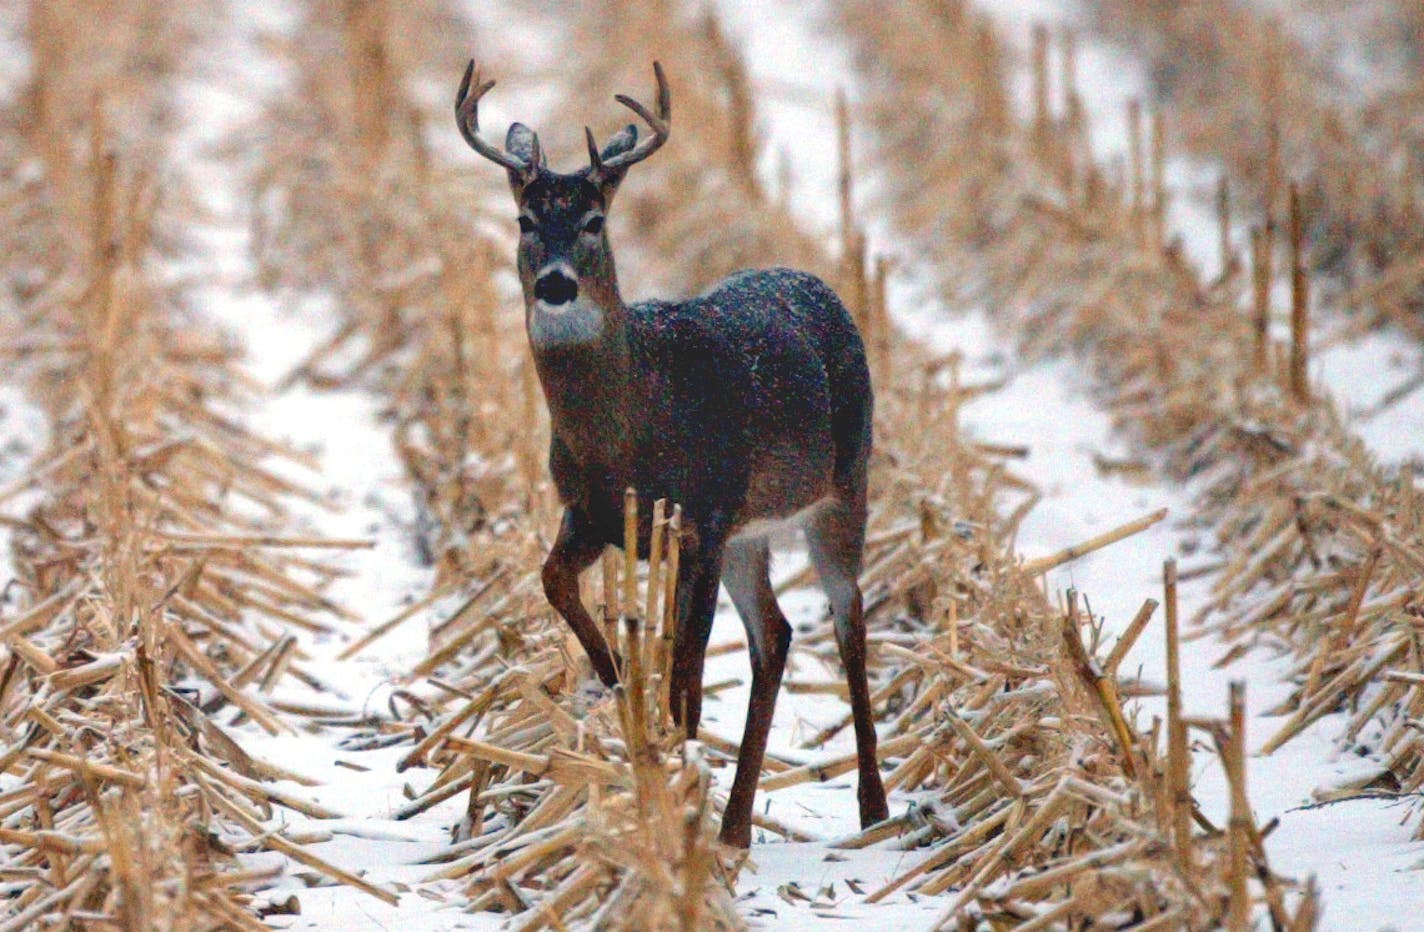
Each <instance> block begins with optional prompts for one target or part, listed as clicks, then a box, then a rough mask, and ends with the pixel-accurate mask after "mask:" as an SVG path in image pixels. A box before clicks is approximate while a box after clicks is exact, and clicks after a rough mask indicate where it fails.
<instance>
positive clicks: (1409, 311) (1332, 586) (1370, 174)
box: [1098, 0, 1424, 837]
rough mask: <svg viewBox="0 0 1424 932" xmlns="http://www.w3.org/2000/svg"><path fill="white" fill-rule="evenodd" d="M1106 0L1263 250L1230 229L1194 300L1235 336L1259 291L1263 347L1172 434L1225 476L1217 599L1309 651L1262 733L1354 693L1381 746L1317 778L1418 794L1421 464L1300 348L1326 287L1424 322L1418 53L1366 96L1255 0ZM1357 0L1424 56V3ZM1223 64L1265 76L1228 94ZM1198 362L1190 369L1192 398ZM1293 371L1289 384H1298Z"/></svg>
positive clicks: (1422, 700)
mask: <svg viewBox="0 0 1424 932" xmlns="http://www.w3.org/2000/svg"><path fill="white" fill-rule="evenodd" d="M1098 6H1099V8H1100V13H1101V14H1102V15H1103V16H1105V17H1107V16H1110V15H1113V14H1122V15H1121V18H1120V19H1118V20H1117V21H1118V22H1119V23H1120V25H1121V27H1122V28H1123V30H1124V35H1125V36H1128V37H1132V38H1134V39H1135V40H1136V41H1138V42H1145V43H1148V44H1149V47H1156V48H1157V49H1158V53H1157V59H1158V61H1159V65H1158V68H1157V70H1158V72H1159V73H1162V74H1164V75H1167V76H1170V77H1171V80H1170V81H1165V83H1164V84H1163V86H1162V87H1160V88H1159V93H1161V95H1162V97H1163V99H1164V103H1165V104H1166V105H1167V106H1168V107H1169V108H1170V116H1171V119H1172V120H1173V121H1174V123H1177V124H1180V125H1181V127H1182V130H1181V132H1180V133H1179V135H1181V136H1182V137H1183V143H1184V145H1186V146H1187V147H1188V148H1189V149H1190V150H1191V151H1193V152H1196V153H1198V154H1203V155H1208V156H1210V157H1212V158H1215V159H1218V160H1220V161H1221V162H1222V164H1223V165H1224V166H1225V168H1226V174H1225V176H1224V178H1223V185H1226V186H1229V187H1230V188H1231V189H1232V190H1235V191H1238V192H1244V195H1238V197H1237V199H1238V200H1241V201H1244V202H1245V203H1246V204H1247V205H1248V206H1247V208H1246V210H1245V211H1244V213H1245V215H1246V217H1247V218H1248V219H1249V220H1250V221H1251V222H1252V225H1253V231H1252V236H1251V243H1250V246H1251V248H1250V250H1249V256H1242V255H1239V252H1240V250H1239V249H1238V248H1237V247H1235V246H1234V245H1233V244H1232V243H1231V241H1230V238H1229V232H1227V233H1224V234H1223V236H1222V252H1223V255H1224V256H1226V257H1228V261H1227V262H1226V263H1225V264H1224V266H1225V267H1226V268H1227V269H1228V270H1229V271H1228V273H1227V274H1226V275H1224V276H1223V277H1222V278H1221V279H1220V280H1219V281H1217V282H1215V283H1213V288H1212V301H1211V304H1212V305H1213V308H1212V313H1211V314H1210V315H1207V316H1202V315H1201V314H1200V311H1193V312H1192V313H1193V316H1194V317H1195V319H1196V320H1198V321H1201V322H1202V323H1203V325H1204V327H1205V328H1210V327H1214V326H1218V325H1219V326H1223V327H1228V326H1236V327H1237V335H1236V336H1235V340H1246V339H1248V336H1247V334H1246V333H1244V332H1241V331H1240V329H1239V326H1238V325H1236V324H1234V323H1233V322H1232V316H1233V308H1232V305H1233V304H1240V305H1244V306H1246V307H1249V308H1250V309H1251V311H1250V313H1251V316H1252V318H1253V321H1254V323H1253V327H1252V333H1251V335H1250V336H1249V340H1250V344H1249V345H1251V346H1253V347H1254V349H1253V352H1252V355H1251V358H1250V359H1249V360H1248V359H1246V358H1244V357H1243V354H1242V353H1241V352H1240V351H1239V350H1238V351H1237V352H1235V353H1233V352H1232V349H1231V347H1229V346H1227V345H1225V344H1223V345H1222V346H1221V347H1220V348H1219V349H1218V350H1216V351H1215V354H1216V358H1217V360H1219V361H1220V360H1225V361H1227V365H1228V366H1230V367H1231V369H1228V370H1218V371H1232V370H1234V372H1233V374H1232V376H1231V378H1232V380H1233V381H1234V382H1235V383H1236V385H1235V387H1234V388H1232V389H1230V390H1229V391H1223V392H1222V393H1221V394H1220V395H1219V396H1218V399H1219V400H1218V401H1216V402H1213V404H1212V405H1211V407H1213V408H1217V409H1218V410H1216V411H1214V412H1213V411H1200V412H1197V413H1195V414H1191V415H1187V414H1186V413H1185V405H1181V404H1179V405H1177V413H1175V414H1173V417H1175V418H1182V420H1180V421H1179V422H1177V423H1174V424H1171V425H1170V426H1168V427H1167V429H1166V430H1165V431H1164V432H1163V433H1162V435H1161V437H1160V439H1161V440H1162V441H1163V442H1164V443H1165V444H1166V445H1167V448H1168V449H1169V450H1175V452H1173V453H1172V458H1173V460H1174V461H1175V463H1174V465H1175V467H1176V468H1177V469H1179V470H1181V471H1183V472H1191V473H1206V474H1208V475H1213V476H1214V477H1215V478H1214V481H1213V482H1212V483H1211V489H1210V491H1209V493H1208V500H1209V509H1208V512H1207V514H1208V517H1210V518H1212V520H1213V522H1214V523H1215V524H1216V526H1217V528H1218V530H1217V532H1216V534H1217V538H1218V542H1219V545H1220V549H1221V551H1222V556H1223V560H1224V567H1223V569H1222V571H1221V573H1220V575H1219V577H1218V579H1217V581H1216V582H1215V584H1214V586H1213V601H1212V604H1211V605H1209V606H1208V612H1210V613H1211V614H1212V615H1213V616H1214V617H1215V618H1216V621H1215V627H1217V628H1218V629H1219V630H1221V631H1222V633H1224V634H1225V635H1226V636H1227V637H1229V638H1231V639H1233V640H1236V641H1238V642H1240V645H1245V644H1265V645H1269V646H1271V647H1274V648H1277V649H1279V650H1281V651H1283V652H1286V653H1288V654H1289V655H1291V656H1292V657H1294V658H1295V661H1296V666H1295V670H1294V674H1293V681H1294V683H1295V684H1296V687H1297V688H1296V692H1295V695H1293V696H1292V697H1291V699H1290V700H1289V701H1288V702H1287V703H1286V704H1285V705H1284V706H1283V707H1282V708H1281V709H1280V710H1279V711H1280V712H1281V713H1282V715H1284V716H1285V721H1284V722H1283V723H1282V724H1281V725H1280V727H1279V728H1278V730H1277V731H1276V733H1275V734H1273V735H1272V736H1271V737H1270V738H1269V740H1268V741H1267V742H1266V744H1265V745H1264V750H1266V751H1267V752H1270V751H1273V750H1275V749H1276V748H1279V747H1280V746H1281V745H1282V744H1284V743H1285V742H1286V741H1288V740H1290V739H1291V738H1292V737H1294V736H1296V735H1298V734H1300V733H1301V732H1302V731H1304V730H1305V729H1306V728H1307V727H1309V726H1310V725H1311V724H1312V723H1314V722H1315V721H1316V720H1318V719H1320V718H1321V717H1323V716H1325V715H1328V714H1331V713H1334V712H1338V711H1341V710H1346V711H1348V712H1349V713H1350V714H1349V719H1348V724H1347V726H1346V728H1345V730H1344V732H1343V733H1342V734H1341V735H1340V740H1341V741H1342V743H1344V744H1348V745H1353V746H1356V747H1358V748H1361V749H1365V750H1368V751H1370V752H1372V753H1374V754H1376V755H1378V757H1379V759H1380V760H1381V762H1382V765H1381V766H1380V767H1379V768H1378V769H1377V770H1375V771H1374V772H1372V773H1370V774H1369V775H1368V776H1365V777H1363V778H1360V779H1357V780H1353V781H1351V782H1349V783H1347V784H1344V785H1340V786H1327V787H1321V788H1319V789H1318V790H1317V791H1316V795H1317V797H1319V798H1320V799H1322V800H1338V799H1344V798H1349V797H1351V796H1354V795H1361V794H1370V795H1386V796H1390V795H1396V794H1397V795H1401V796H1405V797H1408V796H1411V795H1414V794H1417V792H1418V790H1419V788H1420V787H1421V786H1424V742H1421V738H1420V736H1419V732H1418V729H1417V728H1416V727H1414V725H1413V724H1411V723H1415V722H1417V721H1418V720H1419V717H1420V715H1421V713H1424V694H1421V691H1420V688H1419V687H1420V686H1421V684H1424V660H1421V657H1420V653H1419V650H1418V644H1417V623H1416V622H1417V611H1418V610H1417V607H1416V605H1415V601H1414V596H1413V593H1414V592H1415V591H1417V587H1418V583H1419V579H1420V571H1421V567H1424V563H1421V558H1424V551H1421V550H1420V548H1419V546H1418V541H1419V540H1420V532H1421V530H1424V528H1421V525H1420V521H1421V512H1420V504H1421V503H1420V495H1419V492H1418V490H1417V489H1416V488H1415V482H1414V479H1413V471H1414V468H1413V466H1410V465H1405V466H1403V467H1391V466H1388V465H1385V464H1381V463H1378V462H1376V461H1375V460H1374V458H1373V457H1372V456H1371V454H1370V453H1369V451H1367V450H1366V449H1365V448H1364V447H1363V445H1362V444H1361V443H1359V441H1358V440H1357V439H1356V438H1355V437H1353V436H1352V434H1351V431H1350V429H1349V428H1348V427H1347V426H1346V425H1345V424H1343V423H1342V420H1343V419H1342V417H1341V414H1340V412H1339V411H1338V409H1337V408H1336V407H1335V406H1333V405H1332V404H1331V403H1330V402H1329V400H1328V399H1322V398H1319V397H1314V396H1316V395H1318V393H1316V392H1312V390H1311V387H1310V386H1309V385H1308V384H1307V382H1306V377H1305V370H1306V365H1307V358H1308V357H1307V353H1306V352H1305V351H1304V347H1305V345H1306V343H1307V339H1306V331H1307V330H1308V328H1309V321H1308V319H1307V315H1306V311H1307V310H1308V309H1309V307H1310V306H1311V305H1314V306H1316V307H1317V308H1324V309H1325V310H1326V311H1327V312H1328V313H1337V314H1348V313H1358V314H1359V318H1358V324H1359V325H1360V326H1371V325H1376V324H1380V323H1390V324H1394V325H1396V326H1398V327H1399V329H1401V330H1402V331H1404V332H1405V333H1407V334H1409V335H1411V336H1413V337H1414V338H1416V339H1417V338H1418V336H1419V334H1420V332H1421V331H1420V329H1419V324H1418V319H1417V311H1418V307H1419V298H1420V285H1421V282H1424V277H1421V274H1420V269H1421V268H1424V265H1421V254H1424V253H1421V244H1420V243H1419V242H1418V228H1419V223H1418V205H1419V203H1420V200H1419V183H1420V176H1419V171H1418V168H1419V166H1418V164H1417V158H1416V157H1415V155H1414V152H1415V150H1417V144H1416V143H1417V138H1418V133H1419V131H1420V125H1419V119H1418V114H1419V112H1420V109H1419V105H1420V99H1421V98H1420V97H1419V91H1420V86H1419V84H1418V81H1417V76H1415V75H1414V74H1413V72H1412V71H1409V70H1404V71H1401V72H1400V75H1401V76H1400V77H1399V78H1397V79H1396V80H1394V81H1389V82H1379V83H1377V84H1373V85H1370V86H1369V87H1368V88H1367V89H1366V91H1365V92H1364V93H1362V94H1361V95H1359V96H1358V97H1342V95H1341V94H1340V93H1339V87H1340V84H1341V82H1342V81H1343V80H1344V78H1343V76H1342V75H1341V74H1339V73H1338V70H1337V69H1336V67H1335V66H1334V65H1332V63H1330V62H1329V61H1328V60H1324V59H1322V58H1321V57H1319V56H1317V55H1315V54H1313V53H1312V51H1311V50H1310V49H1308V48H1306V47H1304V46H1303V45H1302V44H1301V43H1300V42H1299V41H1298V40H1296V39H1294V38H1292V37H1291V36H1290V35H1289V34H1288V33H1287V32H1286V31H1285V30H1284V29H1283V28H1282V27H1281V26H1280V25H1279V24H1278V23H1276V22H1273V21H1271V20H1269V19H1265V18H1262V17H1260V16H1259V15H1258V14H1256V13H1253V12H1252V11H1250V10H1249V9H1248V8H1246V7H1243V6H1239V5H1238V6H1233V7H1230V8H1229V9H1228V6H1229V5H1226V4H1215V3H1208V4H1195V5H1192V9H1191V10H1187V9H1186V8H1185V7H1182V8H1173V7H1172V6H1171V5H1162V4H1143V5H1140V6H1137V5H1134V6H1133V9H1132V10H1131V11H1130V12H1129V11H1128V10H1127V9H1126V6H1127V5H1123V4H1116V3H1111V2H1107V0H1100V2H1099V3H1098ZM1298 6H1299V7H1301V8H1302V9H1306V8H1308V7H1309V6H1310V4H1309V3H1308V2H1306V0H1302V3H1300V4H1298ZM1353 7H1354V8H1355V11H1356V13H1359V12H1362V11H1363V12H1365V13H1368V14H1370V15H1372V16H1373V17H1374V20H1373V21H1374V22H1375V24H1376V28H1377V29H1378V30H1379V31H1380V35H1378V36H1373V37H1372V40H1377V41H1378V42H1379V45H1380V47H1381V50H1382V55H1384V56H1385V57H1389V56H1393V57H1394V58H1397V59H1400V60H1407V59H1412V58H1413V57H1415V56H1417V54H1418V50H1419V48H1420V41H1421V37H1424V33H1421V31H1420V24H1421V20H1420V12H1419V8H1418V5H1417V4H1410V3H1395V2H1390V0H1385V2H1379V3H1373V2H1372V3H1357V4H1353ZM1329 12H1330V13H1331V15H1341V14H1343V13H1344V12H1346V11H1344V10H1341V9H1338V8H1332V9H1331V10H1330V11H1329ZM1208 32H1209V33H1211V34H1212V35H1213V37H1214V38H1213V39H1212V41H1211V42H1210V43H1208V44H1206V45H1200V44H1198V45H1195V46H1192V52H1191V60H1192V62H1193V65H1192V67H1190V68H1186V67H1182V64H1183V61H1184V59H1183V54H1184V53H1183V50H1184V49H1185V48H1186V47H1187V45H1188V44H1189V43H1190V42H1191V40H1192V37H1194V36H1199V35H1203V34H1206V33H1208ZM1227 81H1236V82H1238V83H1239V84H1240V85H1241V86H1244V87H1249V88H1252V89H1253V90H1254V91H1255V92H1254V93H1251V94H1246V95H1224V96H1223V95H1220V94H1218V93H1216V91H1217V90H1219V88H1220V85H1221V83H1222V82H1227ZM1361 127H1369V128H1370V131H1369V132H1363V131H1361V129H1360V128H1361ZM1297 178H1298V179H1299V181H1293V180H1292V179H1297ZM1222 213H1223V230H1224V231H1229V228H1230V224H1229V222H1228V221H1229V217H1228V216H1226V212H1225V210H1223V211H1222ZM1277 276H1280V277H1282V278H1285V279H1287V280H1288V281H1289V283H1290V294H1291V302H1290V307H1289V309H1288V310H1289V314H1290V324H1291V331H1292V339H1291V344H1290V346H1289V347H1288V348H1285V349H1283V348H1281V347H1279V346H1274V345H1272V343H1271V341H1270V339H1269V337H1268V335H1267V331H1268V324H1269V321H1270V320H1271V319H1272V318H1273V317H1274V316H1276V315H1277V314H1278V309H1275V308H1272V307H1271V305H1270V285H1271V283H1272V282H1273V280H1274V279H1275V278H1276V277H1277ZM1311 290H1315V291H1318V292H1319V299H1318V300H1317V301H1312V300H1311V297H1310V294H1309V292H1310V291H1311ZM1189 298H1190V293H1187V294H1184V295H1183V296H1182V298H1180V299H1179V300H1181V301H1185V300H1187V299H1189ZM1237 315H1238V316H1239V312H1237ZM1213 320H1214V321H1216V323H1212V322H1211V321H1213ZM1203 332H1204V331H1203ZM1184 335H1185V334H1184ZM1190 339H1195V337H1192V338H1190ZM1196 345H1198V346H1200V345H1202V344H1200V343H1198V344H1196ZM1240 345H1247V344H1240ZM1173 355H1174V357H1175V358H1180V357H1179V356H1178V355H1177V354H1175V353H1174V354H1173ZM1282 362H1284V366H1282V365H1281V363H1282ZM1213 367H1214V368H1215V367H1216V366H1215V364H1213ZM1191 378H1192V376H1191V375H1190V373H1184V374H1183V376H1182V386H1183V388H1182V392H1183V397H1185V392H1186V386H1187V385H1188V384H1189V383H1190V381H1191ZM1282 383H1284V385H1285V387H1286V389H1287V394H1288V395H1290V396H1291V397H1290V398H1281V397H1280V392H1279V390H1278V386H1279V385H1280V384H1282ZM1408 388H1409V387H1408V386H1406V387H1404V388H1402V389H1401V390H1400V391H1407V390H1408ZM1392 397H1393V398H1394V399H1395V400H1397V397H1398V394H1397V393H1396V394H1395V395H1394V396H1392ZM1385 403H1386V404H1388V403H1389V399H1387V400H1386V402H1385ZM1174 435H1175V437H1176V438H1185V437H1187V436H1189V435H1190V436H1192V440H1191V441H1190V443H1184V442H1182V440H1181V439H1173V437H1174ZM1233 460H1234V461H1235V465H1234V466H1230V467H1228V466H1227V464H1228V463H1232V461H1233ZM1240 649H1242V647H1241V646H1238V647H1236V648H1234V649H1233V653H1235V652H1236V651H1239V650H1240ZM1412 818H1413V819H1414V821H1415V823H1416V827H1415V836H1416V837H1424V819H1420V812H1419V811H1418V807H1417V806H1416V807H1415V812H1414V813H1413V815H1412Z"/></svg>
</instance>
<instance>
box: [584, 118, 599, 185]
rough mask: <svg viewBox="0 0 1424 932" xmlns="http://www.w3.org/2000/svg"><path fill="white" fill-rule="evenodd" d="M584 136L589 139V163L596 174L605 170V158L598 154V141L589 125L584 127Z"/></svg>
mask: <svg viewBox="0 0 1424 932" xmlns="http://www.w3.org/2000/svg"><path fill="white" fill-rule="evenodd" d="M583 138H584V139H586V140H587V141H588V164H589V165H590V166H592V168H593V171H594V173H595V174H597V173H601V172H602V171H603V159H602V158H600V157H599V155H598V143H597V142H596V141H594V138H593V130H591V129H589V128H588V127H587V126H585V127H584V128H583Z"/></svg>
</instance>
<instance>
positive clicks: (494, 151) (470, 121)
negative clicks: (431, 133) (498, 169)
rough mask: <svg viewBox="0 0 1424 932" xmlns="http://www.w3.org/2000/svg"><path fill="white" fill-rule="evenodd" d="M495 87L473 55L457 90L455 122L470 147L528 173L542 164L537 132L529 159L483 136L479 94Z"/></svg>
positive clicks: (514, 170)
mask: <svg viewBox="0 0 1424 932" xmlns="http://www.w3.org/2000/svg"><path fill="white" fill-rule="evenodd" d="M492 87H494V81H483V82H482V81H481V80H480V75H479V73H478V72H477V71H476V70H475V60H474V59H473V58H472V59H470V63H469V64H468V65H467V66H465V76H464V77H463V78H461V79H460V89H459V91H457V92H456V94H455V124H456V125H457V126H459V127H460V135H461V136H464V137H465V142H467V143H469V144H470V148H471V149H474V150H475V151H476V152H478V153H479V154H480V155H483V156H484V157H485V158H487V159H489V160H490V161H491V162H494V163H495V164H496V165H502V166H504V167H505V168H507V169H509V170H510V171H512V172H518V173H519V174H521V175H528V174H529V173H530V172H531V171H532V170H533V169H534V167H535V166H537V165H538V164H539V139H538V137H537V136H536V137H535V138H534V149H533V153H532V155H533V158H532V159H531V161H529V162H528V163H526V162H524V161H523V160H522V159H517V158H515V157H514V156H512V155H510V154H509V153H508V152H505V151H504V150H502V149H498V148H496V147H494V146H492V145H490V144H489V143H487V142H485V141H484V140H483V139H481V138H480V115H479V104H480V98H481V97H483V96H485V94H486V93H488V92H489V89H490V88H492Z"/></svg>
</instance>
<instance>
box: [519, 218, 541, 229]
mask: <svg viewBox="0 0 1424 932" xmlns="http://www.w3.org/2000/svg"><path fill="white" fill-rule="evenodd" d="M535 229H537V228H536V227H535V226H534V221H533V220H530V219H529V218H528V217H526V216H524V215H523V214H520V216H519V232H520V233H533V232H534V231H535Z"/></svg>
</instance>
